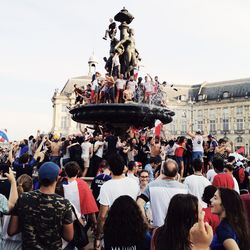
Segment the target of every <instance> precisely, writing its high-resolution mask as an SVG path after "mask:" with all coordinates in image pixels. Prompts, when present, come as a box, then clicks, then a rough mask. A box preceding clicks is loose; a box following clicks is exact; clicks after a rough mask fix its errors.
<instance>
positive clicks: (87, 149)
mask: <svg viewBox="0 0 250 250" xmlns="http://www.w3.org/2000/svg"><path fill="white" fill-rule="evenodd" d="M81 147H82V159H84V158H88V157H89V152H90V149H91V147H93V145H92V144H91V143H90V142H89V141H86V142H83V143H82V144H81Z"/></svg>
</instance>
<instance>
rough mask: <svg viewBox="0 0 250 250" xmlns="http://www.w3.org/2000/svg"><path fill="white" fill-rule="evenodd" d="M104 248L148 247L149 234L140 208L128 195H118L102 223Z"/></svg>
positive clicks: (141, 249) (146, 249)
mask: <svg viewBox="0 0 250 250" xmlns="http://www.w3.org/2000/svg"><path fill="white" fill-rule="evenodd" d="M104 246H105V250H111V249H130V248H131V249H137V250H149V249H150V236H149V235H148V234H147V226H146V224H145V222H144V220H143V217H142V214H141V211H140V208H139V207H138V205H137V204H136V202H135V201H134V200H133V199H132V198H131V197H130V196H128V195H123V196H120V197H119V198H117V199H116V200H115V202H114V203H113V205H112V206H111V208H110V210H109V213H108V217H107V219H106V221H105V224H104Z"/></svg>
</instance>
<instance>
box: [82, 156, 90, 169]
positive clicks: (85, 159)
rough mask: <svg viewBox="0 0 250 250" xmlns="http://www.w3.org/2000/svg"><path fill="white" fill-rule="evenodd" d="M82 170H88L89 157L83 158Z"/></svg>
mask: <svg viewBox="0 0 250 250" xmlns="http://www.w3.org/2000/svg"><path fill="white" fill-rule="evenodd" d="M82 159H83V164H84V168H89V157H83V158H82Z"/></svg>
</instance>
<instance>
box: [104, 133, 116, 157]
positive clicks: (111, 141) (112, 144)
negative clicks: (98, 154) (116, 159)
mask: <svg viewBox="0 0 250 250" xmlns="http://www.w3.org/2000/svg"><path fill="white" fill-rule="evenodd" d="M105 141H106V142H107V143H108V150H107V153H116V151H117V150H116V143H117V137H116V136H114V135H108V136H107V137H106V139H105Z"/></svg>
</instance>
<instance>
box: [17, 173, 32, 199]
mask: <svg viewBox="0 0 250 250" xmlns="http://www.w3.org/2000/svg"><path fill="white" fill-rule="evenodd" d="M32 189H33V181H32V178H31V177H30V176H29V175H27V174H22V175H21V176H19V177H18V179H17V192H18V196H20V194H22V193H23V192H29V191H31V190H32Z"/></svg>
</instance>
